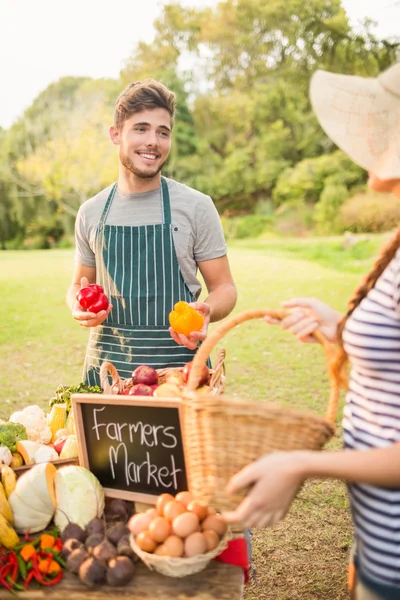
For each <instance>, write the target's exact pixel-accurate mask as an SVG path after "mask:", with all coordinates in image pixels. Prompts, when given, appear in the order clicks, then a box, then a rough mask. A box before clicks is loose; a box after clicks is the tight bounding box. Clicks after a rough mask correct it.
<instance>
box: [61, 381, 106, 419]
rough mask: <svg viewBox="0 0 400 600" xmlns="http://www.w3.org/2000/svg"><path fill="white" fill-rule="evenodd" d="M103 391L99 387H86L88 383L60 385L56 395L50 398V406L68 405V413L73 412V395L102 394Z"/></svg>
mask: <svg viewBox="0 0 400 600" xmlns="http://www.w3.org/2000/svg"><path fill="white" fill-rule="evenodd" d="M102 393H103V390H102V389H101V388H100V387H99V386H98V385H86V383H80V384H79V385H69V386H67V385H59V386H58V388H57V389H56V395H55V396H53V398H50V401H49V406H53V404H60V403H65V404H66V405H67V412H69V411H70V410H71V395H72V394H102Z"/></svg>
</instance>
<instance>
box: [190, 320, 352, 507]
mask: <svg viewBox="0 0 400 600" xmlns="http://www.w3.org/2000/svg"><path fill="white" fill-rule="evenodd" d="M288 314H289V312H288V311H287V310H284V309H282V310H272V309H264V310H262V309H253V310H247V311H244V312H242V313H239V314H237V315H235V316H234V317H232V318H230V319H227V320H226V321H224V322H222V323H221V324H220V325H219V326H218V327H217V328H216V329H214V331H212V332H211V333H210V334H209V335H208V336H207V338H206V339H205V340H204V341H203V343H202V344H201V346H200V347H199V349H198V350H197V352H196V355H195V357H194V360H193V366H192V369H191V373H190V376H189V380H188V382H187V385H186V386H185V391H184V394H183V407H184V410H183V421H184V431H185V457H186V468H187V475H188V481H189V487H190V489H191V490H192V492H193V494H194V495H195V496H196V497H197V498H199V499H201V500H202V501H203V502H207V503H211V504H212V505H213V506H215V507H217V509H218V510H220V511H225V510H227V511H229V510H234V509H235V508H236V506H237V505H238V503H239V502H240V501H241V500H242V499H243V498H244V496H245V495H246V490H241V491H240V492H238V493H236V494H228V493H227V491H226V485H227V483H228V481H229V479H230V478H231V477H232V475H234V474H235V473H237V472H238V471H240V470H241V469H243V468H244V467H245V466H246V465H248V464H249V463H251V462H253V461H255V460H257V459H258V458H260V457H261V456H262V455H264V454H267V453H269V452H273V451H279V450H300V449H308V450H319V449H321V448H322V447H323V446H324V444H325V443H326V442H327V441H328V440H329V439H330V438H331V437H332V436H333V435H334V433H335V416H336V412H337V409H338V400H339V387H340V383H341V382H339V380H338V379H336V378H335V377H333V376H332V374H331V369H330V366H329V365H330V363H331V358H332V356H333V354H332V352H333V347H332V345H331V344H330V343H329V342H328V341H327V340H326V339H325V337H324V336H323V335H322V334H321V333H319V332H318V331H317V332H315V334H314V335H315V337H316V338H317V340H318V341H319V342H320V343H321V344H322V347H323V349H324V351H325V354H326V357H327V365H328V373H329V376H330V395H329V400H328V403H327V408H326V413H325V416H324V417H323V416H319V415H316V414H314V413H313V412H311V411H305V410H301V409H297V408H291V407H287V406H284V407H282V406H279V405H276V404H273V403H271V402H269V403H268V402H259V401H255V400H252V399H251V398H250V397H245V398H242V399H236V398H229V397H227V396H225V395H224V394H222V395H219V396H218V397H215V396H212V395H210V394H205V395H204V394H202V395H200V394H198V393H197V391H196V388H197V386H198V381H199V378H200V377H201V371H202V368H203V365H204V364H205V362H206V360H207V357H208V356H209V354H210V353H211V351H212V350H213V348H214V347H215V345H216V344H217V343H218V342H219V341H220V340H221V339H222V338H223V336H224V335H225V334H226V333H228V332H229V331H230V330H231V329H233V328H234V327H236V326H237V325H240V324H242V323H244V322H245V321H248V320H249V319H261V318H263V317H265V316H269V317H273V318H274V319H277V320H281V319H283V318H284V317H285V316H286V315H288ZM264 326H265V325H264ZM278 385H279V383H278Z"/></svg>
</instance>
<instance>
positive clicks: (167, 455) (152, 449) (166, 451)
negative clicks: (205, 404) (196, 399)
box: [71, 394, 188, 504]
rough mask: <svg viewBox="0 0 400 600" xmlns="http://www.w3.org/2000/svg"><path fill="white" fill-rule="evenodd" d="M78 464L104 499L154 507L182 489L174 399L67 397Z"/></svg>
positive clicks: (182, 464) (181, 450) (181, 452)
mask: <svg viewBox="0 0 400 600" xmlns="http://www.w3.org/2000/svg"><path fill="white" fill-rule="evenodd" d="M71 400H72V407H73V411H74V417H75V428H76V434H77V438H78V448H79V463H80V465H82V466H84V467H86V468H87V469H89V470H90V471H92V473H93V474H94V475H96V477H97V478H98V480H99V481H100V483H101V485H102V486H103V488H104V490H105V493H106V496H109V497H112V498H122V499H125V500H134V501H139V502H147V503H153V504H154V503H155V501H156V498H157V496H158V495H159V494H162V493H164V492H168V493H170V494H172V495H173V496H174V495H175V494H177V493H178V492H180V491H183V490H187V485H188V484H187V476H186V468H185V456H184V448H183V440H182V422H181V401H180V399H179V398H154V397H152V396H109V395H102V394H74V395H72V396H71Z"/></svg>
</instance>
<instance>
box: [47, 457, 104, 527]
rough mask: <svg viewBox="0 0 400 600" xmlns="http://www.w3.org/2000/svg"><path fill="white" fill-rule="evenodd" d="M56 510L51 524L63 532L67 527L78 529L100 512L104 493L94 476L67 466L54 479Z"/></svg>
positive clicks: (58, 471)
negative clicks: (71, 526)
mask: <svg viewBox="0 0 400 600" xmlns="http://www.w3.org/2000/svg"><path fill="white" fill-rule="evenodd" d="M54 482H55V494H56V503H57V509H56V513H55V516H54V523H55V524H56V525H57V527H58V528H59V529H60V531H61V532H62V531H64V529H65V527H66V526H67V525H68V523H76V524H77V525H80V526H81V527H82V529H84V528H85V527H86V525H87V524H88V523H89V521H91V520H92V519H93V518H94V517H101V515H102V514H103V511H104V490H103V488H102V486H101V484H100V482H99V480H98V479H97V477H96V476H95V475H93V473H92V472H91V471H89V470H88V469H85V468H84V467H79V466H75V465H68V466H66V467H61V468H59V469H58V470H57V472H56V475H55V480H54Z"/></svg>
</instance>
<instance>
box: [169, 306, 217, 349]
mask: <svg viewBox="0 0 400 600" xmlns="http://www.w3.org/2000/svg"><path fill="white" fill-rule="evenodd" d="M189 306H192V307H193V308H194V309H195V310H197V311H198V312H199V313H200V314H201V315H203V319H204V323H203V327H202V328H201V329H200V331H192V333H191V334H190V336H189V337H187V336H186V335H184V334H183V333H176V331H174V330H173V329H172V327H170V328H169V332H170V334H171V337H172V338H173V339H174V340H175V342H176V343H177V344H179V345H180V346H186V348H189V350H195V349H196V348H197V346H198V343H199V342H200V341H202V340H205V339H206V336H207V331H208V326H209V324H210V317H211V311H210V306H209V305H208V304H206V303H205V302H190V303H189Z"/></svg>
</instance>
